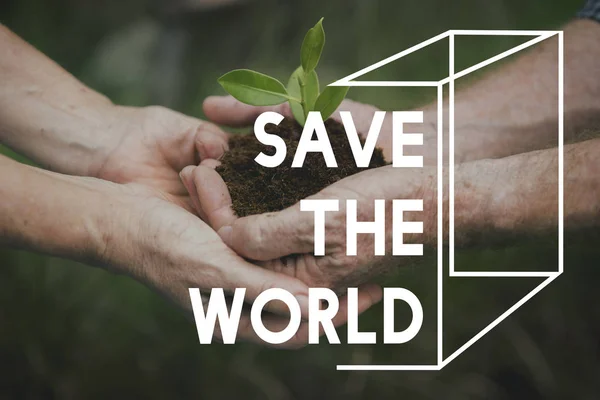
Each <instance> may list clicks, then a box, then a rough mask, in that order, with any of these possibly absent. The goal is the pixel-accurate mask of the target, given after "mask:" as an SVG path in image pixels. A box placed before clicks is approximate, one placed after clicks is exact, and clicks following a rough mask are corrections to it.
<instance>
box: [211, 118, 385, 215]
mask: <svg viewBox="0 0 600 400" xmlns="http://www.w3.org/2000/svg"><path fill="white" fill-rule="evenodd" d="M325 127H326V129H327V132H328V134H329V141H330V142H331V146H332V148H333V153H334V154H335V158H336V161H337V164H338V167H337V168H328V167H327V165H326V164H325V159H324V158H323V155H322V154H321V153H308V154H307V155H306V159H305V160H304V165H303V166H302V168H292V167H291V166H292V160H293V159H294V154H296V148H297V147H298V141H299V140H300V135H301V134H302V127H301V126H300V125H299V124H298V123H297V122H296V121H295V120H292V119H288V118H286V119H285V120H283V121H282V122H281V123H280V124H279V125H278V126H277V125H273V124H269V125H267V126H266V127H265V131H266V132H268V133H271V134H276V135H278V136H280V137H282V138H283V140H284V141H285V143H286V145H287V154H286V158H285V160H284V161H283V162H282V163H281V165H280V166H279V167H276V168H266V167H263V166H262V165H260V164H258V163H257V162H256V161H254V158H255V157H256V156H257V155H258V154H259V153H260V152H264V153H265V154H268V155H273V154H275V148H274V147H272V146H265V145H264V144H262V143H260V142H259V141H258V140H257V139H256V137H255V136H254V135H253V134H250V135H235V136H233V137H232V138H231V139H230V140H229V149H230V150H229V151H228V152H227V153H225V155H224V156H223V158H222V159H221V165H220V166H219V167H217V172H219V174H221V176H222V177H223V180H224V181H225V182H226V183H227V186H228V187H229V192H230V193H231V199H232V201H233V210H234V211H235V213H236V214H237V215H238V216H240V217H244V216H247V215H252V214H261V213H264V212H272V211H279V210H283V209H284V208H287V207H289V206H291V205H294V204H295V203H297V202H298V201H300V200H301V199H304V198H306V197H308V196H310V195H313V194H315V193H317V192H319V191H320V190H321V189H323V188H325V187H327V186H329V185H331V184H332V183H334V182H336V181H338V180H340V179H342V178H345V177H347V176H349V175H353V174H356V173H358V172H361V171H363V170H364V169H365V168H358V167H357V166H356V162H355V161H354V156H353V154H352V150H351V149H350V144H349V143H348V138H347V137H346V132H345V130H344V126H343V125H342V124H340V123H339V122H337V121H334V120H332V119H329V120H327V121H325ZM313 139H314V138H313ZM361 142H362V144H363V145H364V142H363V141H362V139H361ZM385 164H386V162H385V161H384V158H383V153H382V151H381V149H379V148H376V149H375V151H374V152H373V157H372V158H371V163H370V164H369V168H377V167H381V166H383V165H385Z"/></svg>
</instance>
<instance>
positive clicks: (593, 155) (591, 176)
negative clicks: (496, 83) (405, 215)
mask: <svg viewBox="0 0 600 400" xmlns="http://www.w3.org/2000/svg"><path fill="white" fill-rule="evenodd" d="M599 155H600V139H595V140H589V141H586V142H582V143H579V144H572V145H568V146H565V155H564V162H565V164H564V165H565V168H564V170H565V175H564V221H565V228H566V229H571V230H577V229H583V228H589V227H599V226H600V164H598V162H597V160H598V156H599ZM455 182H456V184H455V206H454V210H455V215H454V224H455V232H456V233H455V235H456V237H455V240H456V245H457V246H464V245H471V244H475V245H476V244H481V243H489V242H490V241H493V240H495V239H499V240H504V239H506V238H510V237H522V236H532V235H546V234H548V235H554V234H555V233H556V232H557V229H558V219H559V213H558V210H559V197H558V150H557V149H556V148H555V149H549V150H540V151H535V152H531V153H526V154H521V155H516V156H512V157H507V158H504V159H498V160H482V161H476V162H471V163H465V164H462V165H457V166H456V170H455ZM444 193H445V207H446V206H447V205H448V190H447V188H446V190H445V192H444ZM446 209H447V208H446ZM447 217H448V213H445V216H444V220H445V223H446V224H447V222H448V218H447ZM446 239H447V237H446Z"/></svg>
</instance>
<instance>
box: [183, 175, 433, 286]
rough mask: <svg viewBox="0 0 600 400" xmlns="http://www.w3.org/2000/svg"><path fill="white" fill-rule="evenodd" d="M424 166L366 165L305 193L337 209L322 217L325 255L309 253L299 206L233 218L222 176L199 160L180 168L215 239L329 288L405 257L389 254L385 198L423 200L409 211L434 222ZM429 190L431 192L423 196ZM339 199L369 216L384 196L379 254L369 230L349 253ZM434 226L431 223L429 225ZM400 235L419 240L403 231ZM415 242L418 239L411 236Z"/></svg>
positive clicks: (310, 224)
mask: <svg viewBox="0 0 600 400" xmlns="http://www.w3.org/2000/svg"><path fill="white" fill-rule="evenodd" d="M431 172H432V171H430V170H429V169H417V170H413V171H411V173H407V171H402V172H398V171H397V170H394V169H393V168H391V167H382V168H377V169H371V170H366V171H364V172H361V173H359V174H356V175H352V176H350V177H347V178H345V179H342V180H341V181H339V182H336V183H335V184H333V185H331V186H329V187H327V188H325V189H323V190H322V191H321V192H319V193H317V194H316V195H314V196H311V197H309V199H337V200H339V211H337V212H327V213H326V218H325V255H324V256H319V257H315V256H314V255H313V254H314V214H313V213H312V212H302V211H300V205H299V203H297V204H296V205H294V206H292V207H289V208H287V209H285V210H283V211H280V212H274V213H267V214H261V215H252V216H247V217H243V218H237V217H236V216H235V215H234V213H233V211H232V209H231V197H230V195H229V191H228V190H227V187H226V184H225V182H224V181H223V180H222V178H221V177H220V175H219V174H218V173H217V172H216V171H215V170H214V169H212V168H210V167H207V166H204V165H200V166H199V167H187V168H186V169H184V171H183V172H182V178H183V180H184V181H185V182H186V186H187V187H188V188H191V189H192V190H191V191H190V193H192V194H193V193H196V194H197V196H192V198H193V200H194V205H195V207H196V208H197V209H198V212H199V214H200V215H201V216H202V218H204V219H205V220H206V221H207V222H208V223H209V224H210V225H211V226H212V227H213V229H215V230H216V231H217V232H218V234H219V235H220V236H221V238H222V239H223V241H224V242H225V243H227V245H228V246H229V247H230V248H231V249H233V250H234V251H235V252H236V253H238V254H240V255H241V256H243V257H245V258H247V259H251V260H256V261H259V262H260V264H261V265H263V266H264V267H266V268H268V269H270V270H272V271H276V272H281V273H284V274H288V275H291V276H294V277H296V278H298V279H300V280H301V281H303V282H305V283H306V284H308V286H311V287H330V288H334V289H336V290H337V291H338V293H342V292H343V291H344V290H345V289H346V288H347V287H352V286H355V285H357V284H362V283H364V282H368V281H370V280H371V279H372V278H373V277H374V276H376V275H378V274H380V273H382V272H383V271H386V270H388V269H390V268H391V267H396V266H398V265H399V264H401V263H403V262H404V263H406V262H408V260H409V259H410V257H396V258H394V259H392V258H391V256H390V254H391V244H392V235H391V231H392V225H391V221H392V218H391V217H392V207H391V206H392V199H395V198H399V199H402V198H405V199H424V196H426V197H427V198H425V199H424V204H425V206H424V207H425V209H424V211H425V212H419V213H412V212H407V213H405V219H409V218H410V217H411V214H415V215H413V217H415V218H414V219H416V220H420V218H421V217H422V216H429V217H430V218H433V219H432V220H431V221H424V225H425V226H426V228H425V230H426V232H428V231H430V230H431V229H432V228H433V227H434V226H435V211H434V210H431V209H430V206H429V205H430V204H435V202H434V201H433V196H435V191H434V190H433V188H434V187H435V186H434V185H435V183H434V182H435V180H434V175H432V174H431ZM429 197H431V199H430V198H429ZM346 199H355V200H357V204H358V206H357V220H358V221H373V219H374V204H375V203H374V200H375V199H385V200H386V254H387V256H375V255H374V240H373V235H371V234H366V235H358V243H357V256H347V255H346V209H345V206H346V201H345V200H346ZM434 231H435V230H434ZM407 236H408V235H405V237H404V240H405V242H406V243H408V242H409V241H410V240H420V239H422V238H421V235H418V236H419V238H418V239H416V238H414V237H412V238H411V237H407ZM417 243H419V241H417Z"/></svg>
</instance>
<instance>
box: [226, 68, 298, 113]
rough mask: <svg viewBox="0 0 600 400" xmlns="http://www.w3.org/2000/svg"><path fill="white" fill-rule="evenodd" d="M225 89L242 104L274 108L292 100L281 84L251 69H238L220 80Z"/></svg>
mask: <svg viewBox="0 0 600 400" xmlns="http://www.w3.org/2000/svg"><path fill="white" fill-rule="evenodd" d="M218 82H219V83H220V84H221V86H223V89H225V91H227V93H229V94H230V95H232V96H233V97H235V98H236V99H238V100H239V101H241V102H242V103H246V104H250V105H253V106H273V105H276V104H281V103H283V102H285V101H286V100H289V99H290V96H288V93H287V91H286V90H285V87H284V86H283V84H282V83H281V82H279V81H278V80H277V79H275V78H271V77H270V76H268V75H265V74H261V73H260V72H255V71H251V70H249V69H236V70H233V71H231V72H228V73H226V74H225V75H223V76H222V77H220V78H219V79H218Z"/></svg>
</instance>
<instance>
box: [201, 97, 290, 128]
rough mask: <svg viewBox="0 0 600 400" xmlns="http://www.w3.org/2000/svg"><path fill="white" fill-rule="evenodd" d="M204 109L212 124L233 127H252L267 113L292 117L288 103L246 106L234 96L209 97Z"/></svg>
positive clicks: (205, 101)
mask: <svg viewBox="0 0 600 400" xmlns="http://www.w3.org/2000/svg"><path fill="white" fill-rule="evenodd" d="M203 109H204V114H206V117H207V118H208V119H210V120H211V121H212V122H214V123H217V124H220V125H226V126H232V127H244V126H249V125H252V124H253V123H254V121H255V120H256V118H258V116H259V115H260V114H262V113H264V112H266V111H275V112H278V113H280V114H281V115H283V116H287V117H291V116H292V112H291V110H290V105H289V104H288V103H283V104H279V105H276V106H268V107H257V106H251V105H248V104H244V103H242V102H240V101H238V100H236V99H234V98H233V97H232V96H209V97H207V98H206V100H204V104H203Z"/></svg>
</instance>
